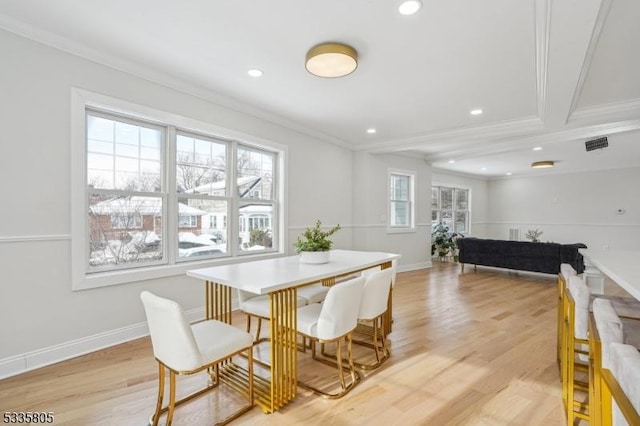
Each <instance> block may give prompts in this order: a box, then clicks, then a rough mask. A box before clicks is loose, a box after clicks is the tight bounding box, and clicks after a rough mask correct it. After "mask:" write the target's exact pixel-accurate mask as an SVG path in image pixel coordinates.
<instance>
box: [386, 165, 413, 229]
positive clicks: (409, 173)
mask: <svg viewBox="0 0 640 426" xmlns="http://www.w3.org/2000/svg"><path fill="white" fill-rule="evenodd" d="M395 176H402V177H407V178H408V184H409V188H408V191H407V192H408V194H407V197H408V199H407V200H395V199H394V198H393V194H392V191H391V181H392V179H393V178H394V177H395ZM416 182H417V179H416V172H415V171H413V170H401V169H391V168H390V169H388V171H387V191H388V193H387V233H388V234H399V233H411V232H416ZM397 201H402V202H406V203H407V205H408V208H407V211H408V214H409V223H408V224H407V225H397V224H394V223H392V222H391V220H392V217H393V215H392V208H393V204H394V202H397Z"/></svg>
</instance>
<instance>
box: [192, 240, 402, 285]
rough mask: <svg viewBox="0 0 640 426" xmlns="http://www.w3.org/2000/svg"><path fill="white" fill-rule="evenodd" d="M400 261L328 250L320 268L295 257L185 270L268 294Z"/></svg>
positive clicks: (387, 255) (389, 256)
mask: <svg viewBox="0 0 640 426" xmlns="http://www.w3.org/2000/svg"><path fill="white" fill-rule="evenodd" d="M399 258H400V255H399V254H394V253H382V252H371V251H354V250H331V254H330V260H329V263H325V264H321V265H310V264H304V263H300V261H299V256H297V255H296V256H287V257H278V258H275V259H266V260H256V261H249V262H242V263H234V264H230V265H221V266H213V267H210V268H200V269H192V270H190V271H187V276H189V277H193V278H200V279H202V280H205V281H212V282H216V283H219V284H224V285H228V286H229V287H233V288H238V289H241V290H246V291H250V292H252V293H257V294H267V293H270V292H272V291H276V290H281V289H284V288H289V287H294V286H296V285H300V284H309V283H312V282H316V281H320V280H322V279H324V278H330V277H334V276H338V275H342V274H347V273H349V272H353V271H357V270H361V269H366V268H369V267H373V266H377V265H380V264H382V263H384V262H388V261H392V260H395V259H399Z"/></svg>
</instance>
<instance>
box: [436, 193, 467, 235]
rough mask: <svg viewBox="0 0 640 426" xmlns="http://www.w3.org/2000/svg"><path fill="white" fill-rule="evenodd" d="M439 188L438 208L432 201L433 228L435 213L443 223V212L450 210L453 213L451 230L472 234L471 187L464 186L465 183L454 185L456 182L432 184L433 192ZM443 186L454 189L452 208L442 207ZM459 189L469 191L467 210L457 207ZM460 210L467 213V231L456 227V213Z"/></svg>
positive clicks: (452, 231) (439, 221)
mask: <svg viewBox="0 0 640 426" xmlns="http://www.w3.org/2000/svg"><path fill="white" fill-rule="evenodd" d="M436 188H437V190H438V207H439V208H438V209H434V208H433V203H431V217H432V222H431V228H432V230H433V227H434V225H433V213H434V212H437V213H438V223H439V224H442V223H443V221H442V217H443V214H442V213H443V212H450V213H451V224H452V226H451V228H452V229H449V232H451V233H456V234H462V235H470V234H471V188H470V187H467V186H464V185H454V184H440V183H435V182H434V183H432V184H431V191H432V194H433V190H434V189H436ZM442 188H446V189H451V190H452V194H451V197H452V201H451V203H452V204H451V207H452V208H451V209H443V208H442V191H441V189H442ZM457 191H466V192H467V209H466V210H461V209H458V208H457ZM458 212H464V213H466V214H467V231H466V232H458V231H457V230H456V229H455V227H456V226H455V225H456V213H458Z"/></svg>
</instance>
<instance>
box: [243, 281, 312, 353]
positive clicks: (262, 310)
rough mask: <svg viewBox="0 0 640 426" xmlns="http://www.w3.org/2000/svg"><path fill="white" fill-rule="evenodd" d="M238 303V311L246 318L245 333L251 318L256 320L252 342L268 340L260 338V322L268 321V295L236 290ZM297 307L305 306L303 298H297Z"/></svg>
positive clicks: (305, 302) (248, 330) (248, 329)
mask: <svg viewBox="0 0 640 426" xmlns="http://www.w3.org/2000/svg"><path fill="white" fill-rule="evenodd" d="M238 303H239V307H240V310H241V311H242V312H243V313H244V314H245V315H246V316H247V328H246V330H247V333H249V332H251V318H252V317H255V318H257V320H258V325H257V329H256V335H255V339H254V342H255V343H260V342H264V341H267V340H269V338H268V337H260V334H261V332H262V320H269V317H270V314H271V312H270V310H271V302H270V300H269V295H268V294H262V295H260V294H255V293H251V292H249V291H244V290H238ZM297 304H298V307H300V306H305V305H306V304H307V300H306V299H305V298H304V297H300V296H298V298H297Z"/></svg>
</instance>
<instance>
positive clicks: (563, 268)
mask: <svg viewBox="0 0 640 426" xmlns="http://www.w3.org/2000/svg"><path fill="white" fill-rule="evenodd" d="M575 275H577V272H576V270H575V269H573V266H571V265H570V264H568V263H562V264H560V272H559V273H558V330H557V336H558V343H557V347H556V348H557V352H558V353H557V357H558V365H561V360H562V342H563V341H564V336H563V331H564V327H563V305H562V304H563V300H564V292H565V291H567V284H568V283H569V278H570V277H572V276H575ZM561 376H562V374H561ZM560 379H561V380H564V378H563V377H560Z"/></svg>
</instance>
